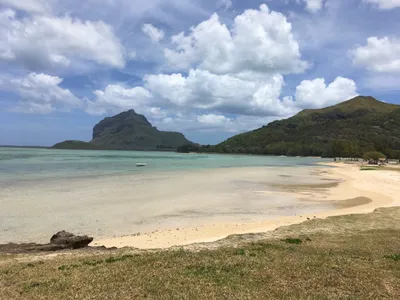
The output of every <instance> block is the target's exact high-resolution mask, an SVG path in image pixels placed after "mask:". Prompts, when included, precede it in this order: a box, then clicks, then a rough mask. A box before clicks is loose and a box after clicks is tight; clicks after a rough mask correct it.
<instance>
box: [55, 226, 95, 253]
mask: <svg viewBox="0 0 400 300" xmlns="http://www.w3.org/2000/svg"><path fill="white" fill-rule="evenodd" d="M92 241H93V238H92V237H88V236H87V235H84V236H76V235H73V234H72V233H69V232H66V231H64V230H63V231H60V232H57V233H56V234H54V235H53V236H52V237H51V239H50V244H53V245H60V246H62V247H64V248H65V249H79V248H84V247H87V246H88V245H89V244H90V243H91V242H92Z"/></svg>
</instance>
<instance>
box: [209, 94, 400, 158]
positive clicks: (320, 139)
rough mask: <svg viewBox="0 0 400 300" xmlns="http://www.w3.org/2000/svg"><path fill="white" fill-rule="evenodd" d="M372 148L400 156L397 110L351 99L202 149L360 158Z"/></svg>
mask: <svg viewBox="0 0 400 300" xmlns="http://www.w3.org/2000/svg"><path fill="white" fill-rule="evenodd" d="M373 150H377V151H380V152H383V153H384V154H386V155H387V156H388V157H389V158H400V106H399V105H394V104H387V103H384V102H380V101H378V100H376V99H375V98H373V97H362V96H359V97H356V98H354V99H351V100H348V101H346V102H342V103H340V104H337V105H335V106H331V107H327V108H323V109H307V110H303V111H301V112H300V113H298V114H297V115H295V116H293V117H291V118H289V119H286V120H280V121H275V122H272V123H270V124H268V125H267V126H264V127H262V128H260V129H257V130H254V131H251V132H247V133H243V134H239V135H236V136H234V137H232V138H230V139H228V140H226V141H225V142H223V143H221V144H219V145H217V146H213V147H207V148H205V147H203V148H202V151H206V152H207V151H215V152H222V153H253V154H271V155H290V156H298V155H300V156H313V155H315V156H321V155H322V156H327V157H334V156H342V157H361V156H362V155H363V153H365V152H366V151H373Z"/></svg>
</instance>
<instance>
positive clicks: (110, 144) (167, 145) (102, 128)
mask: <svg viewBox="0 0 400 300" xmlns="http://www.w3.org/2000/svg"><path fill="white" fill-rule="evenodd" d="M191 144H192V142H190V141H189V140H187V139H186V138H185V136H184V135H183V134H182V133H179V132H167V131H159V130H158V129H157V128H156V127H153V126H152V125H151V124H150V122H149V121H148V120H147V119H146V117H145V116H143V115H139V114H137V113H136V112H135V111H134V110H133V109H132V110H128V111H126V112H123V113H120V114H118V115H116V116H114V117H109V118H105V119H104V120H102V121H101V122H100V123H98V124H97V125H96V126H95V127H94V128H93V139H92V140H91V141H90V142H89V143H87V142H82V141H64V142H61V143H58V144H56V145H54V146H53V147H52V148H54V149H82V150H89V149H90V150H105V149H109V150H163V151H175V150H176V148H177V147H180V146H182V145H191Z"/></svg>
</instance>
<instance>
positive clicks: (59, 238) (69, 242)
mask: <svg viewBox="0 0 400 300" xmlns="http://www.w3.org/2000/svg"><path fill="white" fill-rule="evenodd" d="M92 241H93V238H92V237H88V236H87V235H84V236H76V235H73V234H72V233H69V232H66V231H60V232H57V233H56V234H54V235H53V236H52V237H51V239H50V243H48V244H35V243H25V244H14V243H9V244H4V245H0V253H30V252H46V251H61V250H75V249H81V248H89V247H88V245H89V244H90V243H91V242H92Z"/></svg>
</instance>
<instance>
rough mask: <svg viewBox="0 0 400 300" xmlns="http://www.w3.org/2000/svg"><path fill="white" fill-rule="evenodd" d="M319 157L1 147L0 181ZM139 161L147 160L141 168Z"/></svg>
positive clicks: (294, 162) (306, 161)
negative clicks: (145, 165) (138, 165)
mask: <svg viewBox="0 0 400 300" xmlns="http://www.w3.org/2000/svg"><path fill="white" fill-rule="evenodd" d="M321 161H323V160H322V159H318V158H300V157H299V158H296V157H274V156H252V155H217V154H180V153H171V152H139V151H85V150H82V151H81V150H53V149H32V148H29V149H28V148H1V147H0V183H2V184H5V183H10V182H13V183H15V182H19V181H26V180H32V179H34V180H37V179H50V178H51V179H63V178H78V177H91V176H103V175H104V176H107V175H123V174H135V173H143V172H157V171H168V172H170V171H179V170H191V171H192V170H198V169H207V168H229V167H257V166H282V167H284V166H291V167H292V166H304V165H312V164H315V163H317V162H321ZM136 163H146V164H147V167H145V168H138V167H136Z"/></svg>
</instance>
